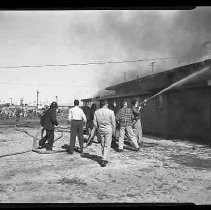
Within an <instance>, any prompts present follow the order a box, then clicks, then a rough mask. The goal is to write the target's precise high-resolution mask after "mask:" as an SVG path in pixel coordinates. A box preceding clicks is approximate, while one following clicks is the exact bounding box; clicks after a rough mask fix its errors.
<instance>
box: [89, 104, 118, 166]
mask: <svg viewBox="0 0 211 210" xmlns="http://www.w3.org/2000/svg"><path fill="white" fill-rule="evenodd" d="M93 125H94V128H97V129H98V132H99V134H100V138H101V146H102V164H101V166H102V167H105V166H106V164H107V163H108V155H109V151H110V148H111V141H112V134H113V133H115V130H116V121H115V116H114V112H113V111H112V110H110V109H109V108H108V102H107V101H106V100H105V101H103V102H102V108H101V109H98V110H96V111H95V113H94V120H93Z"/></svg>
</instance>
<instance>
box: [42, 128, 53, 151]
mask: <svg viewBox="0 0 211 210" xmlns="http://www.w3.org/2000/svg"><path fill="white" fill-rule="evenodd" d="M46 141H47V143H46ZM53 143H54V131H53V130H46V135H45V136H44V137H43V138H42V139H41V140H40V141H39V146H41V147H45V148H46V150H52V148H53Z"/></svg>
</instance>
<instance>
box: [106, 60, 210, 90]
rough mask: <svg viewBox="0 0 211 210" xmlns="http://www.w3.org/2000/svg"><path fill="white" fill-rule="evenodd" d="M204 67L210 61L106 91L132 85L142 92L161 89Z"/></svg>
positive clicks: (127, 83) (175, 69) (121, 84)
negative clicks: (138, 87)
mask: <svg viewBox="0 0 211 210" xmlns="http://www.w3.org/2000/svg"><path fill="white" fill-rule="evenodd" d="M206 65H211V59H208V60H205V61H202V62H197V63H193V64H189V65H185V66H179V67H177V68H174V69H171V70H167V71H162V72H158V73H155V74H152V75H148V76H145V77H141V78H138V79H134V80H131V81H128V82H123V83H119V84H117V85H113V86H110V87H107V88H106V90H117V89H119V88H123V87H127V86H128V87H130V86H131V85H134V84H136V85H137V84H138V85H139V86H140V88H141V89H142V90H153V89H162V88H165V87H168V86H169V85H171V84H172V83H174V82H176V81H178V80H180V79H182V78H184V77H186V76H188V75H190V74H192V73H195V72H197V71H200V70H201V68H202V67H204V66H206Z"/></svg>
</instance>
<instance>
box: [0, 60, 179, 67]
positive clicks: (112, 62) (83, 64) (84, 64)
mask: <svg viewBox="0 0 211 210" xmlns="http://www.w3.org/2000/svg"><path fill="white" fill-rule="evenodd" d="M178 58H181V57H166V58H146V59H137V60H122V61H104V62H102V61H97V62H88V63H70V64H46V65H21V66H0V68H1V69H3V68H5V69H14V68H42V67H66V66H86V65H103V64H120V63H136V62H143V61H152V60H169V59H178Z"/></svg>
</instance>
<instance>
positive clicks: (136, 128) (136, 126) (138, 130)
mask: <svg viewBox="0 0 211 210" xmlns="http://www.w3.org/2000/svg"><path fill="white" fill-rule="evenodd" d="M133 132H134V136H135V137H136V138H137V141H138V142H139V143H141V142H142V126H141V120H140V119H138V120H137V121H136V122H135V124H134V129H133Z"/></svg>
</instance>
